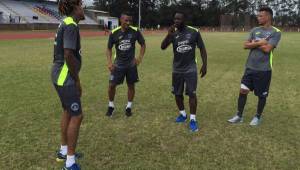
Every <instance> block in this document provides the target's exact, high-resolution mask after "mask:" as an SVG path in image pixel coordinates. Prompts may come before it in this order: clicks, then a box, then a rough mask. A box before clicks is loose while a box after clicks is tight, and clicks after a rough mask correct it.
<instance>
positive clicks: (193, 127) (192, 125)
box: [190, 120, 199, 132]
mask: <svg viewBox="0 0 300 170" xmlns="http://www.w3.org/2000/svg"><path fill="white" fill-rule="evenodd" d="M190 129H191V131H192V132H197V131H198V130H199V129H198V125H197V121H195V120H191V121H190Z"/></svg>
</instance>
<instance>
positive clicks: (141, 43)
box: [137, 30, 145, 45]
mask: <svg viewBox="0 0 300 170" xmlns="http://www.w3.org/2000/svg"><path fill="white" fill-rule="evenodd" d="M137 41H138V43H139V44H140V45H144V44H145V39H144V36H143V34H142V33H141V32H140V30H138V31H137Z"/></svg>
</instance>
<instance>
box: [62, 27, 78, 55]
mask: <svg viewBox="0 0 300 170" xmlns="http://www.w3.org/2000/svg"><path fill="white" fill-rule="evenodd" d="M78 38H79V37H78V29H77V27H76V26H75V25H69V26H67V27H66V28H65V30H64V48H65V49H66V48H67V49H72V50H76V47H77V39H78Z"/></svg>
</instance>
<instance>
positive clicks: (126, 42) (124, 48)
mask: <svg viewBox="0 0 300 170" xmlns="http://www.w3.org/2000/svg"><path fill="white" fill-rule="evenodd" d="M118 48H119V50H121V51H127V50H129V49H130V48H131V43H130V40H122V41H121V42H120V45H119V46H118Z"/></svg>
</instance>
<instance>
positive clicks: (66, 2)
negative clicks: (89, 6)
mask: <svg viewBox="0 0 300 170" xmlns="http://www.w3.org/2000/svg"><path fill="white" fill-rule="evenodd" d="M80 3H82V0H59V2H58V11H59V13H60V14H61V15H65V16H69V15H71V14H72V12H73V10H74V8H75V6H78V5H81V4H80Z"/></svg>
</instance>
